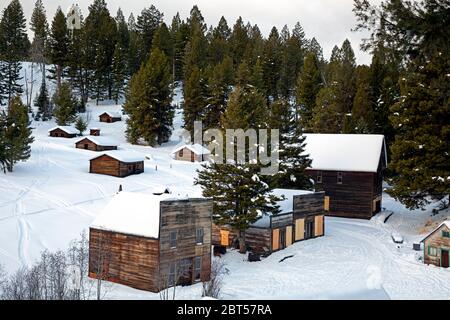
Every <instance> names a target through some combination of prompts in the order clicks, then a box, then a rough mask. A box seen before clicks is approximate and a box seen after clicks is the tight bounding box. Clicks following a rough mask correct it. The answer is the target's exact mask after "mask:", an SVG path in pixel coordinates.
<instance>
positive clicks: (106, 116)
mask: <svg viewBox="0 0 450 320" xmlns="http://www.w3.org/2000/svg"><path fill="white" fill-rule="evenodd" d="M99 120H100V122H106V123H113V122H117V121H122V115H121V114H120V113H119V112H111V111H106V112H103V113H102V114H101V115H99Z"/></svg>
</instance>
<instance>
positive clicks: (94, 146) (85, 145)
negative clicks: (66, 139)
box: [75, 137, 117, 151]
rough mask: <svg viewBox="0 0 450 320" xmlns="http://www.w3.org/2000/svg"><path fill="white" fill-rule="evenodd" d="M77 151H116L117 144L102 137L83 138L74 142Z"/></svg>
mask: <svg viewBox="0 0 450 320" xmlns="http://www.w3.org/2000/svg"><path fill="white" fill-rule="evenodd" d="M75 147H76V148H77V149H84V150H90V151H108V150H117V143H115V142H114V141H111V140H109V139H107V138H104V137H84V138H82V139H80V140H78V141H77V142H75Z"/></svg>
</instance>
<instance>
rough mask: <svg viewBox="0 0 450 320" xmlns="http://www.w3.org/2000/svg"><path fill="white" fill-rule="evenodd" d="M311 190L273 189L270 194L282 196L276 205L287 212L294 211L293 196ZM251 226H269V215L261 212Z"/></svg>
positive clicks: (282, 211)
mask: <svg viewBox="0 0 450 320" xmlns="http://www.w3.org/2000/svg"><path fill="white" fill-rule="evenodd" d="M312 193H314V192H313V191H307V190H292V189H273V190H272V194H273V195H275V196H277V197H280V198H281V197H283V196H284V198H285V199H284V200H281V201H278V202H277V205H279V206H280V210H281V211H280V213H279V214H283V213H289V212H293V211H294V196H298V195H304V194H312ZM251 226H253V227H259V228H268V227H270V215H269V214H263V215H262V217H261V218H259V219H258V220H257V221H256V222H254V223H253V224H251Z"/></svg>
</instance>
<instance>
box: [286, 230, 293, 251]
mask: <svg viewBox="0 0 450 320" xmlns="http://www.w3.org/2000/svg"><path fill="white" fill-rule="evenodd" d="M291 244H292V226H287V227H286V247H288V246H290V245H291Z"/></svg>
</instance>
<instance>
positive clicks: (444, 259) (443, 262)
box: [441, 249, 449, 268]
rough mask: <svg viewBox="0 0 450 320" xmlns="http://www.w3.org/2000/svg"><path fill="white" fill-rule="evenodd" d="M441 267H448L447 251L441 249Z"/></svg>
mask: <svg viewBox="0 0 450 320" xmlns="http://www.w3.org/2000/svg"><path fill="white" fill-rule="evenodd" d="M441 267H443V268H448V267H449V261H448V251H447V250H443V249H442V250H441Z"/></svg>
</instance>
